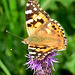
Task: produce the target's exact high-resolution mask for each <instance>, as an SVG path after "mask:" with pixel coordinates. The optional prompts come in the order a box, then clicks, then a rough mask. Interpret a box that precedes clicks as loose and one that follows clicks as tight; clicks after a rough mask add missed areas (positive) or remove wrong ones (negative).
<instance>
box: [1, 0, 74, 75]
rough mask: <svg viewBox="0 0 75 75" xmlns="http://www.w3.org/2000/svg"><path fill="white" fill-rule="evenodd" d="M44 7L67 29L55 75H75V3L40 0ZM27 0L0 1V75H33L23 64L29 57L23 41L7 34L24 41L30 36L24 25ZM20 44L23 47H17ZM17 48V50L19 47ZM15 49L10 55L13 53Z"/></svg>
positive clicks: (70, 0)
mask: <svg viewBox="0 0 75 75" xmlns="http://www.w3.org/2000/svg"><path fill="white" fill-rule="evenodd" d="M37 1H38V2H39V4H40V5H41V7H42V8H43V9H44V10H45V11H46V12H47V13H48V14H50V17H51V18H53V19H55V20H57V21H58V22H59V23H60V24H61V26H62V27H63V28H64V30H65V33H66V37H67V41H68V42H67V48H66V50H65V51H63V52H59V54H60V55H58V56H57V58H58V59H59V62H60V63H54V67H55V70H56V71H55V72H54V73H53V75H64V74H65V75H75V0H37ZM26 2H27V0H0V75H32V74H33V73H32V71H31V70H30V69H28V70H26V66H24V65H23V64H24V63H26V62H27V59H26V58H25V57H24V55H25V54H27V53H28V51H27V45H24V44H20V42H21V41H22V40H23V39H20V38H17V37H14V36H12V35H11V34H8V33H6V29H7V30H8V31H10V32H12V33H13V34H15V35H18V36H20V37H22V38H26V37H27V36H28V34H27V31H26V24H25V6H26ZM18 44H20V45H18ZM16 46H17V47H16ZM11 48H13V50H12V51H11V50H10V49H11Z"/></svg>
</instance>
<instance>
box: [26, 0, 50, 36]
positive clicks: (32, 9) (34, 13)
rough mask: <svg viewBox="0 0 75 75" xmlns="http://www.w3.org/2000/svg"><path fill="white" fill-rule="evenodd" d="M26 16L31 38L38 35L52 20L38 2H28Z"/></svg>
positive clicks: (29, 0)
mask: <svg viewBox="0 0 75 75" xmlns="http://www.w3.org/2000/svg"><path fill="white" fill-rule="evenodd" d="M25 15H26V25H27V31H28V34H29V36H32V35H34V34H36V33H37V31H38V30H39V29H40V28H41V27H42V26H43V25H45V24H46V23H47V22H48V21H49V19H50V16H49V15H48V14H47V13H46V12H45V11H44V10H42V8H41V7H40V5H39V4H38V2H37V1H35V0H28V2H27V4H26V11H25Z"/></svg>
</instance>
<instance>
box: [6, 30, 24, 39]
mask: <svg viewBox="0 0 75 75" xmlns="http://www.w3.org/2000/svg"><path fill="white" fill-rule="evenodd" d="M6 32H7V33H9V34H11V35H13V36H16V37H18V38H20V39H23V40H24V38H22V37H19V36H17V35H15V34H13V33H11V32H9V31H8V30H6Z"/></svg>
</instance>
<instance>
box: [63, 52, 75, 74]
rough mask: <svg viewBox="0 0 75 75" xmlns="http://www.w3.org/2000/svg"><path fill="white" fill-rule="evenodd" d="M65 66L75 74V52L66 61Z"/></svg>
mask: <svg viewBox="0 0 75 75" xmlns="http://www.w3.org/2000/svg"><path fill="white" fill-rule="evenodd" d="M64 68H65V69H67V70H69V71H70V72H72V73H73V74H75V53H73V54H72V56H71V57H69V60H68V61H67V62H66V63H65V65H64Z"/></svg>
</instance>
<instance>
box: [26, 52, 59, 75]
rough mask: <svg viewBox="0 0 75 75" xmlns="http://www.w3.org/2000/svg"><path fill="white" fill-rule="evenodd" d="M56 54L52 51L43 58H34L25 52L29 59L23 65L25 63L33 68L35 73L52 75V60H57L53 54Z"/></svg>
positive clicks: (37, 74)
mask: <svg viewBox="0 0 75 75" xmlns="http://www.w3.org/2000/svg"><path fill="white" fill-rule="evenodd" d="M57 55H58V54H57V53H56V51H54V52H52V53H49V54H48V55H46V56H45V58H44V59H43V60H34V59H33V58H32V57H31V56H30V55H29V54H27V55H26V57H27V58H29V60H28V62H27V63H25V65H27V66H28V68H31V69H32V70H34V71H35V74H36V75H39V74H40V75H45V74H51V75H52V69H51V66H53V62H58V61H56V60H57V58H54V56H57Z"/></svg>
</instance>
